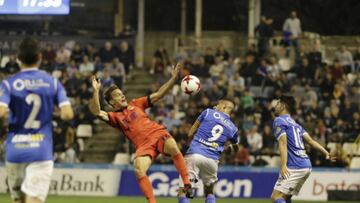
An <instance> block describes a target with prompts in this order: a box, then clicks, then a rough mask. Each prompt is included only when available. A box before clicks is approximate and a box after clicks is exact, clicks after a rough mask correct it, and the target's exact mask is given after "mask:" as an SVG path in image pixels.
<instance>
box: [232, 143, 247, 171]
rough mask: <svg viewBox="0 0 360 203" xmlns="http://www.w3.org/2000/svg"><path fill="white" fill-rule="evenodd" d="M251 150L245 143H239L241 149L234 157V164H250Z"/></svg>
mask: <svg viewBox="0 0 360 203" xmlns="http://www.w3.org/2000/svg"><path fill="white" fill-rule="evenodd" d="M249 157H250V156H249V151H248V149H247V148H245V147H244V146H243V145H241V144H240V145H239V150H238V151H237V152H236V154H235V157H234V164H235V165H238V166H247V165H249V164H250V158H249Z"/></svg>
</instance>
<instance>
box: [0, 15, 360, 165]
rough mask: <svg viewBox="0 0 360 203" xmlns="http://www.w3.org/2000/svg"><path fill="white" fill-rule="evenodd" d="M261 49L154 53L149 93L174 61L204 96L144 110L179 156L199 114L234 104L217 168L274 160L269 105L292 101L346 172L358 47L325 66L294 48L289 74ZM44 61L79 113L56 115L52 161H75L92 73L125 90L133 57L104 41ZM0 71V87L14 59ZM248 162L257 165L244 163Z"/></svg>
mask: <svg viewBox="0 0 360 203" xmlns="http://www.w3.org/2000/svg"><path fill="white" fill-rule="evenodd" d="M264 23H265V24H266V25H265V27H266V26H269V25H270V24H271V23H272V22H271V19H267V20H266V19H265V20H264ZM266 29H267V28H266ZM266 29H265V30H266ZM260 42H261V41H260ZM260 42H259V43H260ZM265 46H266V49H263V45H261V46H259V45H258V46H256V45H250V46H249V48H248V49H247V50H246V52H245V53H243V54H241V55H235V56H234V55H232V54H231V53H230V52H229V51H228V50H227V49H226V47H224V46H223V45H219V46H218V47H216V48H215V47H205V48H203V49H202V48H196V49H187V48H186V47H185V46H180V47H179V49H178V50H177V51H176V52H175V53H174V54H173V55H170V54H169V53H168V52H167V50H166V49H165V48H163V47H160V48H158V49H157V50H156V51H155V53H154V56H153V59H152V61H151V62H150V65H149V67H150V68H149V74H154V75H156V76H157V81H156V82H155V84H154V85H152V86H151V88H149V90H148V91H149V92H148V93H151V92H153V91H156V90H157V89H158V88H159V87H160V86H161V84H163V83H164V82H165V81H166V80H167V78H168V77H169V76H170V70H171V68H172V65H173V64H174V63H176V62H181V63H183V64H184V67H185V68H184V70H183V72H182V74H183V75H187V74H193V75H196V76H198V77H199V78H200V79H201V82H202V91H200V92H199V93H198V94H197V95H195V96H194V97H189V96H188V95H185V94H183V93H182V92H181V91H180V88H179V86H178V85H176V86H175V87H174V88H173V90H172V91H171V93H170V94H168V95H166V96H165V98H164V99H163V100H162V101H160V102H159V104H157V105H155V106H154V107H153V108H152V109H151V110H150V116H151V117H153V118H154V119H155V120H156V121H158V122H159V123H162V124H164V125H165V126H166V127H167V128H168V130H169V131H170V132H171V134H172V135H173V136H174V137H175V139H176V141H177V143H178V144H179V147H180V148H181V150H182V152H184V153H185V152H186V150H187V148H188V146H189V140H188V138H187V133H188V131H189V129H190V127H191V125H192V123H193V122H194V121H195V119H196V118H197V116H198V115H200V113H201V111H203V110H205V109H206V108H212V106H213V105H214V104H215V103H216V101H217V100H219V99H221V98H228V99H231V100H233V101H234V103H235V110H234V112H233V113H232V115H231V118H232V120H233V121H234V122H235V123H236V125H237V126H238V127H239V133H238V135H239V138H240V143H241V145H240V150H239V151H238V152H237V153H232V152H230V151H228V150H225V152H224V155H223V157H222V159H221V163H222V164H231V165H250V164H252V165H264V164H266V162H264V161H263V160H261V156H262V155H269V156H275V155H276V154H277V146H276V142H275V138H274V136H273V135H272V126H271V125H272V115H271V113H270V110H269V103H270V101H271V100H272V99H274V98H276V97H278V96H279V95H280V94H281V93H284V92H286V93H291V94H293V95H294V96H295V97H296V101H297V102H296V104H294V105H295V106H296V109H297V111H296V114H295V115H293V117H294V118H295V119H296V121H297V122H299V123H300V124H301V125H303V126H304V127H305V128H306V129H307V131H308V133H309V134H310V135H311V136H312V137H314V138H315V139H316V140H317V141H318V142H320V143H321V144H322V145H324V146H326V145H327V144H328V143H330V142H337V143H339V144H338V145H336V147H334V149H332V151H333V152H332V153H336V154H339V157H340V159H339V161H338V162H337V163H335V165H336V166H347V165H348V164H349V162H350V158H349V156H348V155H349V154H351V153H352V152H346V151H344V150H343V149H342V143H344V142H354V141H355V140H356V139H357V140H359V138H358V137H359V133H360V113H359V102H358V101H359V98H360V72H359V69H360V48H359V49H358V50H357V51H356V52H355V53H351V52H349V51H348V50H347V47H346V46H345V45H342V46H341V47H340V48H339V51H338V52H337V53H336V54H335V58H334V59H331V61H330V62H329V60H325V59H324V58H323V55H322V52H321V51H320V47H319V46H318V45H313V46H312V47H305V46H304V45H301V44H300V45H299V46H298V47H297V50H296V52H295V53H296V54H295V57H294V58H292V59H291V60H293V61H292V63H291V64H293V65H292V67H291V68H290V69H289V70H286V69H284V67H282V66H281V65H280V63H279V59H280V57H281V56H279V54H278V53H276V52H274V51H273V49H272V47H271V45H270V44H266V45H265ZM42 57H43V60H42V63H41V66H40V69H42V70H45V71H47V72H49V73H50V74H52V75H54V76H55V77H57V78H58V79H59V80H60V81H61V82H62V84H63V85H64V87H65V89H66V91H67V93H68V96H69V97H70V99H71V102H72V104H73V107H74V111H75V112H77V113H76V118H75V119H74V120H73V121H72V122H71V123H65V122H63V121H61V120H60V119H59V115H58V111H55V113H54V122H53V123H54V135H53V136H54V150H55V158H56V159H57V160H58V161H59V162H64V161H66V162H75V161H77V160H76V153H77V152H78V151H79V146H78V143H77V142H76V136H75V134H76V133H75V129H76V128H77V126H79V125H80V124H91V125H94V120H95V118H94V117H93V116H92V115H91V113H90V112H89V109H88V101H89V99H90V98H91V95H92V90H91V84H90V80H89V77H90V76H91V75H93V74H96V75H97V76H98V77H99V78H101V83H102V85H103V87H104V88H106V87H109V86H111V85H112V84H116V85H118V86H120V87H124V82H125V81H126V80H127V79H128V73H129V71H130V70H131V69H132V67H133V64H134V51H133V49H132V48H131V46H129V44H127V43H126V42H121V43H120V44H118V46H116V45H114V44H112V43H111V42H106V43H104V46H103V47H95V46H94V45H93V44H87V45H86V46H83V45H80V44H75V45H74V46H73V47H71V48H69V47H66V46H65V45H61V46H60V47H59V48H58V49H54V48H53V45H52V44H51V43H49V44H48V45H47V46H46V48H44V50H43V52H42ZM0 70H1V72H0V80H1V79H3V78H5V77H6V76H9V75H12V74H14V73H16V72H17V71H19V65H18V64H17V62H16V57H15V55H10V56H9V57H8V62H7V63H6V64H5V65H4V67H2V68H1V69H0ZM285 70H286V71H285ZM4 129H6V127H4V126H1V128H0V132H1V133H2V134H5V133H6V132H5V130H4ZM123 150H125V149H123ZM307 150H308V152H309V156H310V158H311V160H312V163H313V164H314V166H329V165H330V163H328V162H326V161H325V160H324V158H323V157H322V156H321V154H319V153H317V152H315V151H313V150H311V149H309V148H308V146H307ZM251 156H254V157H255V161H253V160H250V157H251ZM157 161H158V162H160V163H168V162H169V161H170V159H167V158H166V157H161V158H160V159H158V160H157Z"/></svg>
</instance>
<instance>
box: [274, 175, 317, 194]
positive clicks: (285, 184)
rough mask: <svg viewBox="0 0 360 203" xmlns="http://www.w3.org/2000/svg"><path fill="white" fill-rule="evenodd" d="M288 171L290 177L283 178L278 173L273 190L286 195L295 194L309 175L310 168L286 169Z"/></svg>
mask: <svg viewBox="0 0 360 203" xmlns="http://www.w3.org/2000/svg"><path fill="white" fill-rule="evenodd" d="M288 171H289V172H290V177H289V178H287V179H283V178H282V177H281V175H279V178H278V180H277V181H276V183H275V186H274V190H277V191H279V192H281V193H283V194H286V195H297V194H298V193H299V191H300V189H301V187H302V186H303V184H304V183H305V181H306V179H307V178H308V177H309V176H310V173H311V168H304V169H288Z"/></svg>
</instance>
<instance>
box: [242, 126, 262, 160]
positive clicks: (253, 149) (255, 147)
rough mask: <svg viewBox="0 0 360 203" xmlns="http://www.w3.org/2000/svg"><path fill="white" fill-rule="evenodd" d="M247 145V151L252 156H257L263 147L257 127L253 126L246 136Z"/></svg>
mask: <svg viewBox="0 0 360 203" xmlns="http://www.w3.org/2000/svg"><path fill="white" fill-rule="evenodd" d="M246 138H247V141H248V143H249V150H250V153H252V154H259V153H260V151H261V148H262V146H263V140H262V139H263V138H262V136H261V135H260V133H259V132H258V127H257V126H256V125H254V126H253V127H252V128H251V129H250V130H249V132H248V133H247V135H246Z"/></svg>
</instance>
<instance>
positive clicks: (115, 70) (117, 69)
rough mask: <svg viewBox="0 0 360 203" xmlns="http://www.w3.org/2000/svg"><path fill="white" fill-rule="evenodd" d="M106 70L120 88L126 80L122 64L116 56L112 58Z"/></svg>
mask: <svg viewBox="0 0 360 203" xmlns="http://www.w3.org/2000/svg"><path fill="white" fill-rule="evenodd" d="M108 70H109V72H110V75H111V77H112V78H113V79H114V82H115V84H116V85H117V86H118V87H120V88H121V89H122V88H123V85H124V82H125V80H126V71H125V67H124V64H123V63H121V62H120V61H119V59H118V58H114V59H113V61H112V63H111V64H109V65H108Z"/></svg>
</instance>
